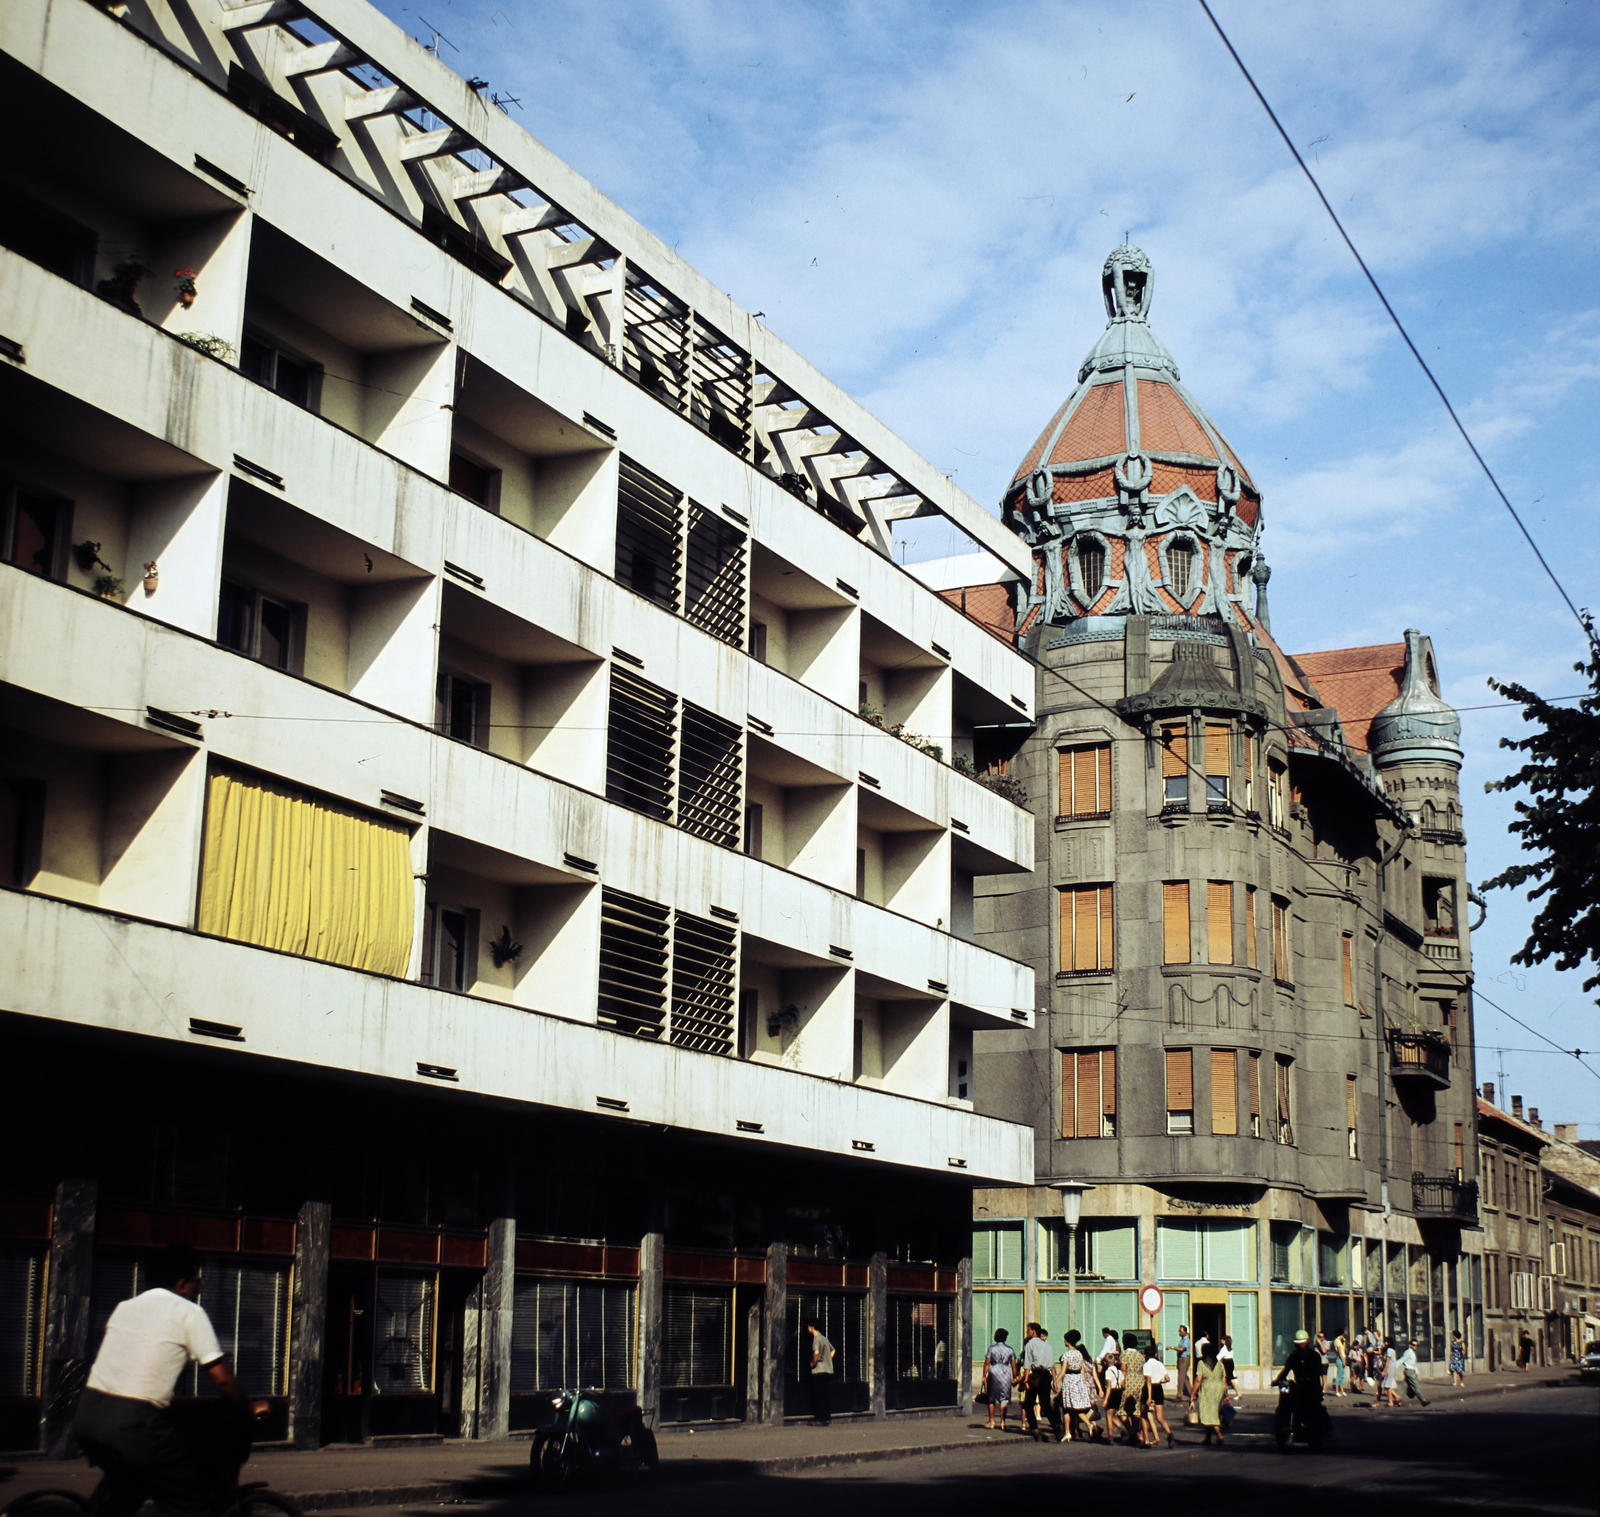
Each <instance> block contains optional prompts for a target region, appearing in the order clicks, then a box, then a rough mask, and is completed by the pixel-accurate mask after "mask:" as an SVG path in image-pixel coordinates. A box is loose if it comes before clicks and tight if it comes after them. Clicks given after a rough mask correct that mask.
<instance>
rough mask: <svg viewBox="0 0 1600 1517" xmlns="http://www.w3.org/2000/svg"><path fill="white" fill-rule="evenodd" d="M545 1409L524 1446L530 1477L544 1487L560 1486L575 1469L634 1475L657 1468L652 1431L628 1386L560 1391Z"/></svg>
mask: <svg viewBox="0 0 1600 1517" xmlns="http://www.w3.org/2000/svg"><path fill="white" fill-rule="evenodd" d="M550 1410H551V1416H550V1420H549V1421H548V1422H547V1423H545V1425H544V1426H543V1427H541V1428H540V1429H539V1430H538V1432H537V1433H535V1434H534V1437H533V1447H532V1448H531V1449H530V1450H529V1451H528V1463H529V1465H530V1467H531V1468H532V1470H533V1475H534V1479H535V1480H536V1481H537V1482H538V1483H539V1484H540V1485H541V1486H542V1487H544V1488H545V1489H546V1490H552V1491H554V1490H560V1489H562V1488H563V1487H564V1486H567V1485H569V1484H570V1483H571V1482H572V1480H573V1477H574V1476H576V1475H578V1474H579V1473H596V1472H599V1471H609V1472H612V1473H615V1474H618V1475H623V1476H625V1477H628V1478H631V1479H636V1478H639V1477H642V1476H649V1475H653V1474H655V1473H656V1471H657V1470H658V1469H659V1468H660V1465H661V1458H660V1455H659V1454H658V1453H657V1451H656V1438H655V1434H654V1433H652V1432H651V1431H650V1429H649V1428H647V1427H646V1426H645V1425H644V1413H643V1412H642V1411H641V1410H640V1409H639V1404H638V1402H637V1401H636V1400H635V1399H634V1396H633V1393H632V1392H631V1391H594V1390H571V1391H561V1392H559V1393H558V1394H557V1396H556V1398H555V1401H554V1402H553V1404H552V1405H551V1409H550Z"/></svg>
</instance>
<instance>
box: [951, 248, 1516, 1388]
mask: <svg viewBox="0 0 1600 1517" xmlns="http://www.w3.org/2000/svg"><path fill="white" fill-rule="evenodd" d="M1152 293H1153V284H1152V272H1151V269H1150V266H1149V263H1148V261H1147V260H1146V258H1145V257H1144V255H1143V254H1142V253H1141V252H1139V250H1137V249H1136V248H1131V247H1123V248H1119V249H1118V250H1117V251H1116V252H1114V253H1113V254H1112V255H1111V257H1110V259H1109V260H1108V261H1107V264H1106V266H1105V274H1104V297H1105V303H1106V311H1107V318H1108V320H1107V326H1106V330H1105V333H1104V335H1103V336H1102V337H1101V339H1100V340H1099V342H1098V343H1097V344H1096V345H1095V346H1094V348H1093V349H1092V350H1091V352H1090V353H1089V355H1088V357H1087V358H1086V359H1085V360H1084V363H1083V365H1082V368H1081V370H1080V372H1079V377H1078V384H1077V387H1076V388H1075V389H1074V390H1073V391H1072V393H1071V395H1070V396H1069V398H1068V399H1067V401H1066V403H1065V404H1064V405H1063V406H1062V407H1061V409H1060V411H1059V412H1058V413H1057V414H1056V416H1055V417H1054V418H1053V419H1052V420H1051V422H1050V423H1049V425H1048V426H1046V428H1045V430H1044V431H1043V433H1042V434H1041V435H1040V436H1039V439H1038V441H1037V442H1036V443H1035V444H1034V445H1033V446H1032V448H1030V449H1029V450H1028V452H1027V455H1026V456H1025V458H1024V460H1023V462H1022V464H1021V466H1020V467H1019V468H1018V470H1017V472H1016V475H1015V478H1014V480H1013V483H1012V485H1011V486H1010V487H1009V489H1008V490H1007V492H1006V495H1005V499H1004V502H1003V515H1004V520H1005V521H1006V523H1007V524H1008V525H1009V526H1010V527H1011V528H1012V530H1013V531H1015V532H1016V533H1017V534H1018V535H1019V536H1020V537H1021V538H1022V539H1023V541H1025V542H1026V543H1027V544H1028V545H1029V546H1030V548H1031V549H1032V551H1033V557H1034V570H1033V574H1032V575H1031V577H1030V578H1029V579H1027V580H1023V581H1020V582H1018V583H1016V584H1014V585H1013V586H1012V589H1011V594H1012V606H1013V624H1014V627H1015V629H1016V631H1015V635H1016V636H1017V637H1018V639H1019V640H1020V641H1021V643H1022V645H1023V646H1024V647H1025V648H1026V649H1027V650H1028V651H1029V652H1031V653H1032V654H1033V655H1034V656H1035V657H1036V660H1037V666H1038V683H1037V689H1036V704H1037V725H1036V727H1035V728H1034V729H1033V731H1032V732H1031V733H1030V734H1027V735H1026V737H1025V740H1024V741H1023V742H1022V743H1021V745H1020V746H1019V747H1017V748H1016V749H1015V751H1009V752H997V753H996V754H995V755H994V756H993V757H992V759H991V762H992V765H993V767H995V768H996V769H1002V768H1003V770H1004V772H1005V774H1006V775H1007V777H1009V778H1010V779H1012V780H1013V781H1015V782H1017V783H1018V784H1020V786H1022V787H1025V791H1026V794H1027V796H1028V798H1029V802H1030V804H1031V806H1032V808H1033V810H1034V812H1035V814H1036V816H1037V817H1038V826H1037V838H1036V850H1035V856H1034V864H1035V868H1034V872H1033V873H1032V874H1031V875H1026V876H1022V875H1019V876H1016V877H1005V876H995V877H993V878H987V879H984V880H981V881H980V882H979V886H978V899H977V904H976V912H975V916H976V922H977V935H978V939H979V941H980V942H983V943H986V944H989V945H990V946H992V947H994V948H995V949H996V950H998V951H999V952H1002V953H1006V954H1009V955H1012V956H1014V957H1016V958H1019V959H1023V960H1025V961H1027V962H1028V963H1030V964H1032V965H1033V966H1034V968H1035V971H1036V974H1037V986H1038V1002H1037V1005H1038V1016H1037V1019H1036V1021H1035V1024H1034V1026H1033V1027H1032V1028H1030V1029H1028V1030H1025V1031H1024V1030H1021V1029H1017V1030H1010V1029H1007V1030H1003V1031H996V1032H984V1033H981V1034H979V1036H978V1038H977V1040H976V1047H975V1068H976V1076H977V1086H976V1095H977V1100H978V1103H979V1108H980V1109H981V1110H984V1111H988V1112H991V1113H993V1114H994V1115H997V1116H1003V1117H1006V1118H1008V1119H1009V1120H1011V1121H1015V1122H1025V1123H1027V1124H1028V1125H1030V1126H1031V1127H1032V1128H1033V1130H1034V1134H1035V1161H1034V1162H1035V1172H1036V1180H1035V1183H1034V1184H1033V1186H1032V1187H1026V1188H1018V1189H1010V1190H1001V1189H989V1188H985V1189H980V1191H979V1193H978V1195H977V1198H976V1213H975V1223H974V1225H975V1229H976V1232H975V1240H974V1250H975V1251H974V1267H975V1270H976V1271H977V1274H978V1292H979V1293H978V1296H977V1298H976V1301H975V1307H974V1312H975V1345H981V1343H982V1341H984V1339H985V1338H987V1336H988V1334H989V1333H990V1332H991V1331H992V1330H993V1329H994V1328H995V1327H997V1326H1001V1325H1006V1326H1009V1327H1012V1328H1016V1327H1017V1326H1019V1325H1020V1324H1021V1323H1022V1322H1023V1321H1024V1320H1028V1319H1032V1320H1039V1321H1041V1322H1043V1323H1045V1325H1046V1326H1047V1327H1048V1328H1049V1329H1050V1331H1051V1335H1052V1338H1054V1339H1056V1340H1059V1337H1060V1334H1061V1332H1062V1331H1063V1330H1064V1329H1065V1328H1066V1326H1067V1325H1068V1324H1069V1322H1070V1323H1071V1325H1073V1326H1076V1327H1078V1328H1080V1329H1081V1330H1083V1331H1084V1332H1085V1333H1086V1334H1089V1333H1091V1332H1092V1330H1096V1329H1098V1328H1100V1327H1102V1326H1109V1327H1112V1328H1115V1329H1118V1330H1121V1331H1126V1330H1130V1329H1131V1330H1135V1331H1154V1332H1155V1333H1156V1335H1157V1336H1158V1337H1159V1339H1160V1341H1161V1342H1162V1343H1163V1344H1165V1345H1167V1346H1168V1350H1169V1358H1170V1346H1171V1344H1172V1343H1173V1342H1174V1341H1175V1339H1176V1336H1177V1327H1178V1324H1179V1323H1180V1322H1187V1323H1189V1324H1190V1326H1191V1328H1192V1330H1193V1331H1194V1332H1195V1333H1196V1334H1197V1335H1199V1334H1202V1333H1204V1334H1208V1335H1210V1336H1211V1337H1212V1338H1216V1337H1217V1336H1218V1334H1220V1333H1228V1334H1230V1335H1231V1336H1232V1339H1233V1345H1234V1354H1235V1360H1236V1363H1237V1365H1238V1366H1239V1372H1240V1376H1241V1378H1242V1380H1243V1381H1244V1383H1246V1384H1247V1385H1255V1384H1260V1383H1262V1381H1263V1380H1264V1378H1265V1377H1266V1376H1267V1375H1268V1374H1269V1373H1270V1372H1271V1367H1272V1366H1274V1365H1277V1364H1281V1363H1282V1362H1283V1359H1284V1357H1285V1356H1286V1354H1287V1353H1288V1351H1289V1349H1290V1347H1291V1345H1292V1342H1293V1335H1294V1333H1295V1331H1296V1330H1298V1329H1299V1328H1301V1327H1306V1328H1308V1329H1310V1330H1312V1331H1313V1332H1314V1331H1315V1330H1316V1329H1317V1328H1319V1327H1320V1328H1322V1329H1323V1330H1325V1331H1327V1332H1328V1333H1329V1334H1330V1336H1332V1335H1334V1334H1336V1333H1339V1332H1345V1333H1348V1332H1350V1331H1352V1330H1355V1329H1358V1328H1361V1327H1364V1326H1366V1325H1367V1324H1368V1323H1371V1324H1373V1325H1374V1326H1377V1327H1379V1328H1380V1329H1381V1330H1384V1331H1387V1332H1389V1333H1391V1334H1393V1335H1394V1336H1396V1337H1408V1336H1411V1335H1412V1334H1415V1336H1417V1337H1418V1338H1419V1340H1420V1353H1421V1356H1422V1358H1423V1360H1424V1361H1425V1362H1426V1363H1428V1364H1429V1365H1431V1369H1432V1371H1433V1372H1435V1373H1443V1368H1444V1363H1445V1359H1446V1352H1447V1344H1448V1340H1449V1333H1450V1331H1451V1330H1452V1329H1453V1328H1455V1327H1458V1326H1459V1327H1461V1328H1462V1329H1463V1330H1464V1331H1466V1332H1467V1333H1468V1335H1469V1338H1470V1342H1471V1353H1472V1357H1473V1359H1474V1362H1481V1360H1482V1357H1483V1352H1484V1350H1483V1328H1482V1323H1483V1319H1482V1312H1481V1303H1482V1294H1481V1273H1482V1269H1481V1255H1480V1247H1479V1240H1480V1238H1481V1234H1480V1233H1479V1232H1478V1231H1477V1227H1478V1210H1477V1188H1476V1183H1475V1179H1474V1177H1475V1174H1476V1168H1475V1165H1476V1158H1475V1139H1474V1123H1473V1057H1472V1013H1471V995H1470V986H1471V957H1470V949H1469V932H1468V924H1467V921H1466V919H1465V917H1464V915H1463V911H1464V908H1465V906H1466V904H1467V897H1468V887H1467V880H1466V874H1465V869H1466V853H1465V837H1464V834H1463V831H1462V820H1461V803H1460V797H1459V790H1458V777H1459V771H1460V763H1461V750H1460V747H1459V743H1458V738H1459V722H1458V719H1457V717H1456V715H1455V713H1454V712H1453V711H1452V710H1451V709H1450V708H1449V707H1448V706H1447V705H1446V704H1445V703H1444V701H1443V700H1442V699H1441V698H1440V695H1439V679H1438V670H1437V668H1436V665H1435V655H1434V651H1433V647H1432V644H1431V642H1430V640H1429V639H1428V638H1427V637H1426V636H1424V635H1423V634H1422V633H1420V632H1417V631H1408V632H1407V633H1406V634H1405V638H1404V641H1403V642H1397V643H1393V644H1386V645H1382V646H1378V647H1363V648H1347V649H1342V650H1338V651H1335V652H1324V653H1316V654H1305V655H1300V656H1291V655H1289V654H1288V653H1286V652H1284V651H1283V649H1282V648H1280V647H1279V646H1278V644H1277V643H1276V642H1275V641H1274V639H1273V637H1272V633H1271V623H1270V614H1269V610H1268V604H1267V581H1268V576H1269V572H1270V571H1269V569H1268V566H1267V564H1266V561H1265V559H1264V558H1263V557H1262V553H1261V548H1260V541H1259V534H1260V531H1261V525H1262V514H1261V513H1262V506H1261V498H1260V493H1259V491H1258V490H1257V488H1256V486H1255V484H1254V482H1253V481H1252V479H1251V477H1250V475H1249V473H1248V471H1247V470H1246V468H1245V466H1244V464H1243V463H1242V462H1241V461H1240V459H1239V458H1238V456H1237V455H1236V453H1235V452H1234V450H1233V449H1232V448H1231V447H1230V446H1229V444H1228V443H1227V441H1226V439H1225V438H1224V437H1223V435H1222V434H1221V433H1220V432H1219V430H1218V429H1217V427H1216V425H1215V424H1214V423H1213V422H1212V421H1211V419H1210V418H1209V417H1208V416H1207V415H1206V413H1205V412H1204V410H1203V409H1201V407H1200V405H1199V404H1198V402H1197V401H1196V400H1195V399H1194V397H1193V396H1192V395H1191V394H1190V393H1189V392H1188V391H1187V390H1186V389H1184V388H1183V386H1182V385H1181V383H1180V380H1179V373H1178V367H1177V364H1176V363H1175V361H1174V360H1173V358H1172V355H1171V354H1170V353H1169V352H1168V351H1167V349H1166V348H1165V347H1164V345H1163V344H1162V343H1161V342H1160V340H1159V339H1158V338H1157V337H1156V336H1155V334H1154V332H1153V331H1152V330H1151V328H1150V325H1149V321H1148V319H1147V318H1148V312H1149V305H1150V299H1151V296H1152ZM997 578H998V579H999V580H1000V581H1001V582H1004V581H1005V580H1006V578H1007V577H1006V576H998V577H997ZM991 589H992V587H991ZM942 593H944V594H945V595H946V596H947V598H955V595H956V591H955V590H954V589H952V588H950V587H944V588H943V589H942ZM967 593H968V598H969V600H971V599H974V598H975V588H969V589H968V592H967ZM1062 1184H1068V1185H1087V1186H1089V1187H1092V1188H1090V1189H1088V1190H1087V1191H1086V1192H1084V1193H1083V1197H1082V1202H1081V1206H1082V1221H1081V1224H1080V1225H1079V1226H1078V1228H1077V1229H1076V1235H1075V1238H1074V1237H1071V1236H1069V1234H1068V1231H1067V1229H1066V1227H1065V1224H1064V1222H1063V1198H1062V1194H1061V1192H1060V1190H1059V1189H1058V1188H1057V1187H1059V1186H1060V1185H1062ZM1151 1284H1154V1285H1157V1286H1159V1287H1160V1288H1161V1290H1162V1291H1163V1293H1164V1306H1163V1308H1162V1312H1161V1315H1160V1317H1159V1320H1151V1319H1150V1318H1148V1317H1147V1316H1146V1315H1145V1314H1144V1313H1142V1312H1141V1310H1140V1307H1139V1290H1140V1288H1141V1287H1142V1286H1146V1285H1151ZM1074 1291H1075V1292H1076V1304H1075V1305H1074V1304H1073V1301H1072V1296H1073V1292H1074Z"/></svg>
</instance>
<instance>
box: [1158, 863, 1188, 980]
mask: <svg viewBox="0 0 1600 1517" xmlns="http://www.w3.org/2000/svg"><path fill="white" fill-rule="evenodd" d="M1161 928H1162V941H1163V944H1164V961H1165V962H1166V963H1168V964H1187V963H1188V962H1189V882H1188V881H1187V880H1178V881H1176V882H1170V881H1169V882H1168V883H1167V884H1165V885H1163V886H1162V887H1161Z"/></svg>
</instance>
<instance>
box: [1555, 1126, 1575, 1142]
mask: <svg viewBox="0 0 1600 1517" xmlns="http://www.w3.org/2000/svg"><path fill="white" fill-rule="evenodd" d="M1555 1129H1556V1141H1557V1142H1558V1143H1576V1142H1577V1141H1578V1124H1577V1123H1576V1122H1557V1123H1556V1124H1555Z"/></svg>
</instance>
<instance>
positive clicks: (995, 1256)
mask: <svg viewBox="0 0 1600 1517" xmlns="http://www.w3.org/2000/svg"><path fill="white" fill-rule="evenodd" d="M972 1278H973V1279H974V1280H1020V1279H1021V1278H1022V1228H1021V1226H1020V1225H1018V1224H1015V1223H999V1224H996V1225H995V1226H992V1227H974V1228H973V1229H972Z"/></svg>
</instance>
